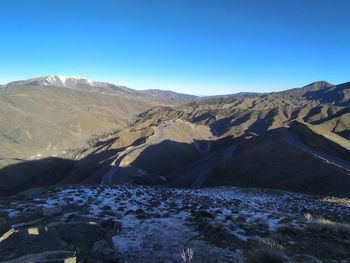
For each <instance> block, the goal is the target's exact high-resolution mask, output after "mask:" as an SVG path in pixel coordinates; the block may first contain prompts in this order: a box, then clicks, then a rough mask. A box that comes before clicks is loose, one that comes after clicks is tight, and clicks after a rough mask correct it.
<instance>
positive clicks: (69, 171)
mask: <svg viewBox="0 0 350 263" xmlns="http://www.w3.org/2000/svg"><path fill="white" fill-rule="evenodd" d="M143 143H144V140H139V141H136V142H135V143H134V144H133V146H138V145H140V144H143ZM208 143H210V142H209V141H204V140H203V141H200V140H199V141H197V144H198V145H201V146H200V147H201V148H205V145H206V144H208ZM230 143H232V138H231V137H227V138H224V139H220V140H217V141H215V142H212V143H211V147H210V151H215V150H216V149H217V148H220V147H223V146H225V145H228V144H230ZM198 145H197V147H198ZM99 146H100V147H101V146H102V144H101V143H100V144H99ZM105 146H106V147H105V148H104V149H102V150H101V149H100V148H99V149H100V151H99V152H98V150H96V149H95V150H94V151H92V152H91V153H89V154H87V155H86V156H85V157H84V158H82V159H80V160H70V159H64V158H58V157H48V158H43V159H40V160H27V161H25V160H22V161H18V162H17V163H15V164H11V165H9V166H6V167H4V168H3V169H1V170H0V180H1V184H0V196H4V195H9V194H13V193H16V192H18V191H21V190H24V189H28V188H32V187H38V186H50V185H55V184H78V183H79V184H99V183H100V182H101V179H102V176H103V175H104V174H106V173H107V172H108V171H109V169H111V163H112V162H113V161H114V160H115V159H116V158H117V156H118V153H121V152H123V150H125V149H126V148H119V149H109V147H108V145H105ZM210 151H209V152H210ZM82 153H83V154H84V151H83V152H82ZM85 154H86V152H85ZM206 154H207V153H203V152H200V151H199V150H198V149H197V148H196V146H195V145H194V144H193V143H192V144H190V143H184V142H175V141H171V140H165V141H162V142H161V143H159V144H154V145H150V146H148V147H147V148H145V149H144V150H143V151H142V152H141V154H140V155H139V156H137V158H136V159H135V160H134V161H133V162H132V163H130V166H126V167H122V168H118V170H117V173H118V178H117V179H118V180H113V183H125V182H132V183H139V184H164V178H169V176H170V175H172V174H177V173H180V172H181V171H183V170H184V169H186V167H188V166H189V165H190V164H192V163H194V162H196V161H198V160H200V159H201V158H203V156H205V155H206ZM139 168H141V169H139ZM123 176H125V178H124V177H123Z"/></svg>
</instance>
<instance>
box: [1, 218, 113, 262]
mask: <svg viewBox="0 0 350 263" xmlns="http://www.w3.org/2000/svg"><path fill="white" fill-rule="evenodd" d="M9 232H10V231H9ZM9 232H7V233H9ZM7 233H6V237H5V238H1V242H0V258H1V259H2V260H16V259H19V258H21V257H24V256H28V255H33V254H38V255H41V256H42V255H43V253H45V252H48V251H58V250H59V251H73V252H76V255H75V257H76V260H77V261H78V262H90V261H91V262H98V261H100V262H117V261H116V252H115V250H114V246H113V242H112V237H111V235H110V234H109V233H108V232H107V231H106V230H105V229H104V228H103V227H102V226H100V225H99V224H97V223H94V222H55V223H51V224H49V225H47V226H39V227H30V228H21V229H16V230H13V231H12V232H11V233H10V234H8V235H7ZM103 250H105V251H103ZM71 260H73V259H71ZM14 262H17V261H14ZM33 262H35V261H33ZM38 262H47V261H45V260H44V261H38ZM49 262H50V261H49ZM72 262H74V261H72Z"/></svg>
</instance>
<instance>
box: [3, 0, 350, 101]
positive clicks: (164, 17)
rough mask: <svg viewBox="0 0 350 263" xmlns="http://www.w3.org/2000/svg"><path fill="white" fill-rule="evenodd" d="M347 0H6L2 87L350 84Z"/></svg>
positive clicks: (210, 88)
mask: <svg viewBox="0 0 350 263" xmlns="http://www.w3.org/2000/svg"><path fill="white" fill-rule="evenodd" d="M349 14H350V1H348V0H290V1H288V0H274V1H272V0H266V1H263V0H256V1H251V0H227V1H226V0H211V1H206V0H196V1H195V0H159V1H155V0H144V1H136V0H125V1H117V0H115V1H107V0H96V1H88V0H85V1H74V0H69V1H68V0H56V1H55V0H41V1H40V0H22V1H20V0H2V1H1V2H0V83H2V84H5V83H7V82H10V81H13V80H18V79H25V78H29V77H36V76H44V75H51V74H61V75H81V76H86V77H88V78H90V79H93V80H102V81H108V82H112V83H115V84H122V85H127V86H129V87H131V88H136V89H148V88H160V89H171V90H175V91H178V92H185V93H191V94H200V95H207V94H219V93H220V94H224V93H235V92H239V91H258V92H262V91H274V90H281V89H286V88H292V87H298V86H302V85H305V84H308V83H310V82H312V81H315V80H327V81H329V82H332V83H335V84H336V83H340V82H345V81H349V80H350V15H349Z"/></svg>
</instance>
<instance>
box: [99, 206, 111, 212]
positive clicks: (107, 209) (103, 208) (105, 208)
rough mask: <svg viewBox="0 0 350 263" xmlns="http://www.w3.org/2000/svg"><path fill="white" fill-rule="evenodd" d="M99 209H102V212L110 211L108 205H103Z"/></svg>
mask: <svg viewBox="0 0 350 263" xmlns="http://www.w3.org/2000/svg"><path fill="white" fill-rule="evenodd" d="M101 209H102V210H105V211H110V210H112V208H111V207H110V206H109V205H104V206H102V208H101Z"/></svg>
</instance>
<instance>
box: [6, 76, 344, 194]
mask: <svg viewBox="0 0 350 263" xmlns="http://www.w3.org/2000/svg"><path fill="white" fill-rule="evenodd" d="M349 106H350V82H347V83H343V84H339V85H333V84H330V83H328V82H325V81H319V82H314V83H312V84H309V85H306V86H304V87H302V88H295V89H291V90H286V91H281V92H272V93H267V94H254V93H240V94H232V95H224V96H220V95H218V96H210V97H196V96H192V95H186V94H179V93H175V92H171V91H161V90H145V91H136V90H133V89H129V88H127V87H122V86H117V85H114V84H109V83H105V82H96V81H91V80H88V79H86V78H84V77H64V76H48V77H40V78H33V79H29V80H22V81H15V82H11V83H9V84H6V85H4V86H2V87H1V92H0V119H1V123H2V125H1V127H0V142H1V146H2V147H1V150H0V168H2V169H1V170H0V176H3V177H6V178H7V177H11V178H13V179H11V180H10V181H9V183H8V184H3V185H2V186H1V187H0V188H1V189H0V190H1V191H2V192H3V193H10V192H13V191H18V190H20V189H23V188H25V187H27V186H29V185H32V186H34V185H35V184H37V182H38V181H40V184H52V183H60V182H61V183H66V182H69V183H80V182H94V183H97V182H98V181H99V180H101V177H102V174H103V173H104V172H106V169H107V170H108V169H109V168H108V167H111V165H113V164H115V162H119V161H120V164H119V167H118V168H119V169H118V172H117V171H114V172H113V171H112V172H110V175H109V177H110V178H109V179H108V182H109V183H112V182H114V181H115V182H116V183H125V182H135V181H136V182H139V183H141V184H169V185H176V186H186V187H191V186H192V187H194V186H196V187H199V186H204V185H222V184H225V185H227V184H229V185H244V186H261V187H273V188H280V189H281V188H282V189H287V190H291V189H292V190H295V191H306V192H314V193H323V192H327V193H328V192H329V193H333V192H337V193H341V194H348V193H349V192H348V190H347V189H350V188H346V187H348V186H349V185H350V181H349V180H348V177H345V178H346V179H344V180H343V179H336V180H335V179H334V178H337V176H339V178H342V177H343V176H345V174H347V173H348V172H349V170H348V169H346V167H348V166H347V165H348V164H347V165H345V166H344V167H343V168H344V169H339V167H338V166H339V164H338V163H337V162H335V161H333V160H328V164H327V165H325V164H324V160H322V158H321V159H320V158H318V157H317V156H318V154H316V153H310V151H312V149H314V150H315V151H320V152H322V153H325V154H331V155H332V156H334V157H335V158H340V159H341V160H344V161H345V162H349V161H350V155H349V150H350V142H349V139H350V107H349ZM284 130H285V131H284ZM289 133H290V134H289ZM292 136H296V137H295V138H296V139H291V138H292ZM293 138H294V137H293ZM291 141H293V143H291ZM276 142H279V143H277V144H276ZM299 144H300V145H301V144H302V146H300V145H299ZM298 145H299V147H298ZM130 148H131V150H130ZM269 148H271V149H270V150H268V152H266V154H263V153H261V156H260V157H259V156H257V154H256V153H257V152H259V151H260V150H259V149H261V150H262V151H263V152H265V151H266V149H269ZM126 149H127V150H126ZM252 149H254V150H252ZM283 155H285V158H286V159H285V160H284V159H283V160H281V161H280V162H276V160H278V159H279V158H280V157H283ZM52 158H53V159H52ZM118 158H119V159H118ZM257 158H258V159H257ZM300 158H302V159H300ZM309 159H310V161H309V162H316V163H318V164H317V165H312V166H310V167H312V169H313V170H312V171H313V172H312V173H313V177H309V176H308V175H307V174H308V173H309V172H310V171H311V170H310V171H309V170H308V168H307V167H308V165H310V164H308V161H307V160H309ZM47 160H49V161H47ZM160 160H161V162H160ZM302 160H303V161H302ZM62 162H63V163H65V165H63V164H62ZM159 162H160V163H159ZM56 163H59V165H58V166H59V167H60V169H63V168H64V169H66V170H65V173H64V176H63V175H60V176H59V178H56V177H55V176H49V177H48V178H46V177H47V174H56V172H57V171H56V169H57V167H56ZM125 163H126V164H125ZM251 163H253V164H254V165H251ZM243 164H244V165H243ZM272 164H273V165H272ZM337 165H338V166H337ZM241 166H242V167H241ZM323 166H324V167H323ZM23 167H25V168H23ZM122 167H124V168H123V169H122ZM264 167H265V168H264ZM23 169H25V170H26V173H27V174H26V175H25V174H23V172H22V170H23ZM60 169H58V170H59V171H60ZM81 169H83V170H84V172H81ZM271 169H273V170H271ZM310 169H311V168H310ZM31 171H32V172H31ZM38 171H39V172H38ZM48 171H49V172H48ZM329 173H332V174H333V175H332V177H327V174H329ZM117 174H118V176H117ZM198 174H203V175H201V176H199V175H198ZM135 175H137V176H136V177H135ZM318 175H319V176H320V177H322V178H323V177H325V178H326V179H323V180H322V185H321V186H318V184H319V183H318V184H314V183H313V182H314V177H315V176H318ZM62 176H63V177H62ZM269 176H273V178H271V179H267V178H269ZM33 177H35V178H36V179H35V180H33ZM42 177H44V178H45V179H43V178H42ZM99 177H100V179H99ZM198 177H200V178H201V179H199V178H198ZM14 178H16V180H15V179H14ZM160 178H162V179H160ZM286 178H289V179H288V180H287V179H286ZM162 180H165V181H164V182H163V181H162ZM286 180H287V181H286ZM300 180H301V181H302V183H301V182H300ZM338 180H342V182H343V184H342V186H339V187H338V183H339V181H338ZM325 185H328V186H329V187H328V188H324V187H325ZM330 185H334V189H333V188H332V187H330ZM345 186H346V187H345ZM344 187H345V188H344ZM340 189H343V190H340Z"/></svg>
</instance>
